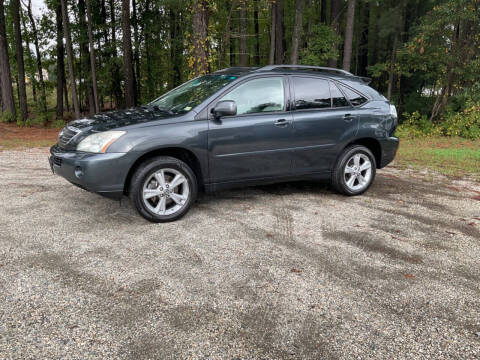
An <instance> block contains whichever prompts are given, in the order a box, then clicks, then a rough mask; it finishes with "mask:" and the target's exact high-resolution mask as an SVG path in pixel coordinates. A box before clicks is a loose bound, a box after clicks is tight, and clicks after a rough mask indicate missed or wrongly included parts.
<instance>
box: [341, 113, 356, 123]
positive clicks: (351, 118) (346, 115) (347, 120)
mask: <svg viewBox="0 0 480 360" xmlns="http://www.w3.org/2000/svg"><path fill="white" fill-rule="evenodd" d="M353 119H355V115H352V114H345V115H343V120H345V121H346V122H351V121H352V120H353Z"/></svg>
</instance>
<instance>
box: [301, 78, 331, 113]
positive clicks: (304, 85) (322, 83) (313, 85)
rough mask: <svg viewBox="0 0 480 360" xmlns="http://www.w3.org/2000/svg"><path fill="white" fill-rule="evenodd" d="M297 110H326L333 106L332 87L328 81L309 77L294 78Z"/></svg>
mask: <svg viewBox="0 0 480 360" xmlns="http://www.w3.org/2000/svg"><path fill="white" fill-rule="evenodd" d="M293 88H294V90H295V108H296V109H297V110H302V109H324V108H329V107H331V106H332V104H331V97H330V85H329V82H328V81H327V80H322V79H314V78H307V77H294V78H293Z"/></svg>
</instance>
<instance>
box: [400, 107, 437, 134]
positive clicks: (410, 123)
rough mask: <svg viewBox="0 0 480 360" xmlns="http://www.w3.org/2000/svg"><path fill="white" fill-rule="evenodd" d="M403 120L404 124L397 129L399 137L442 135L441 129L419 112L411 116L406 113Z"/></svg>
mask: <svg viewBox="0 0 480 360" xmlns="http://www.w3.org/2000/svg"><path fill="white" fill-rule="evenodd" d="M403 119H404V120H403V122H402V124H401V125H400V126H399V127H398V129H397V135H398V136H399V137H407V138H418V137H426V136H437V135H441V128H439V127H438V126H437V125H436V124H435V123H433V122H431V121H429V120H428V118H427V116H426V115H422V114H420V113H419V112H418V111H414V112H413V113H411V114H408V113H404V114H403Z"/></svg>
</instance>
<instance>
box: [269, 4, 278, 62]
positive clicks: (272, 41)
mask: <svg viewBox="0 0 480 360" xmlns="http://www.w3.org/2000/svg"><path fill="white" fill-rule="evenodd" d="M271 12H272V24H271V27H270V54H269V56H268V63H269V64H270V65H273V64H275V40H276V39H275V35H276V29H277V3H276V2H274V3H272V9H271Z"/></svg>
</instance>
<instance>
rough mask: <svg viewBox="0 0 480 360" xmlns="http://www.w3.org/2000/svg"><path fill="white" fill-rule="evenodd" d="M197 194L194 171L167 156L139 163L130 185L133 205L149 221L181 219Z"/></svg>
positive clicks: (181, 162)
mask: <svg viewBox="0 0 480 360" xmlns="http://www.w3.org/2000/svg"><path fill="white" fill-rule="evenodd" d="M196 197H197V180H196V177H195V174H194V173H193V171H192V170H191V169H190V168H189V167H188V165H187V164H185V163H184V162H183V161H180V160H178V159H176V158H172V157H168V156H161V157H157V158H154V159H152V160H149V161H147V162H145V163H143V164H141V165H140V167H139V168H138V169H137V170H136V171H135V174H134V175H133V177H132V181H131V185H130V198H131V200H132V202H133V204H134V206H135V208H136V209H137V211H138V212H139V213H140V215H142V216H143V217H144V218H145V219H147V220H149V221H152V222H168V221H175V220H177V219H180V218H181V217H182V216H183V215H185V214H186V213H187V212H188V210H189V209H190V207H191V206H192V204H193V203H194V201H195V199H196Z"/></svg>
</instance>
